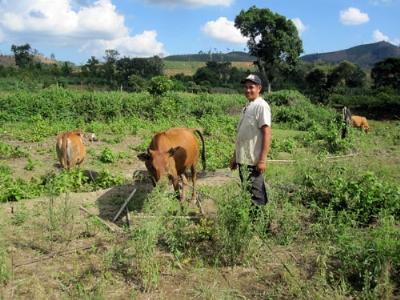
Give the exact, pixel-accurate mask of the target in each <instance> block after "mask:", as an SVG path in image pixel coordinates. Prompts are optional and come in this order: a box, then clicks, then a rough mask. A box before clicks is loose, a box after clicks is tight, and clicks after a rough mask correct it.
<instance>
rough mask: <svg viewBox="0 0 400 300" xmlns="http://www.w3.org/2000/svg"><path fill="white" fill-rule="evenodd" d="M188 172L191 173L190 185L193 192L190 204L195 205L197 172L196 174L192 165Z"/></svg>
mask: <svg viewBox="0 0 400 300" xmlns="http://www.w3.org/2000/svg"><path fill="white" fill-rule="evenodd" d="M190 171H191V172H192V185H193V187H192V188H193V190H192V203H196V179H197V172H196V167H195V166H194V165H192V166H191V167H190Z"/></svg>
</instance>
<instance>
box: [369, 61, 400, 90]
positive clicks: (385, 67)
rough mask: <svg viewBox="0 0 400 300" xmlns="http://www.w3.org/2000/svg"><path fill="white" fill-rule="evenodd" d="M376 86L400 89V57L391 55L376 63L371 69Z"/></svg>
mask: <svg viewBox="0 0 400 300" xmlns="http://www.w3.org/2000/svg"><path fill="white" fill-rule="evenodd" d="M371 77H372V79H373V80H374V86H375V87H376V88H379V87H391V88H393V89H396V90H397V91H400V58H396V57H391V58H387V59H385V60H383V61H380V62H378V63H376V64H375V66H374V67H373V68H372V70H371Z"/></svg>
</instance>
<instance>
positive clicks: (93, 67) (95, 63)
mask: <svg viewBox="0 0 400 300" xmlns="http://www.w3.org/2000/svg"><path fill="white" fill-rule="evenodd" d="M99 63H100V62H99V60H98V59H97V58H96V57H94V56H91V57H90V58H89V59H88V61H87V62H86V64H85V65H84V66H83V72H84V73H85V74H86V75H88V76H90V77H96V76H97V73H98V68H99Z"/></svg>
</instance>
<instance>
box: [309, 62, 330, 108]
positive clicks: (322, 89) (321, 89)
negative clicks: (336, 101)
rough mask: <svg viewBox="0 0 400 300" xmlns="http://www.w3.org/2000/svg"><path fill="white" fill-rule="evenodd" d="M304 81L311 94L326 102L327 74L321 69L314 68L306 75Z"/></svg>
mask: <svg viewBox="0 0 400 300" xmlns="http://www.w3.org/2000/svg"><path fill="white" fill-rule="evenodd" d="M306 82H307V86H308V89H309V91H310V92H311V94H313V95H316V96H317V97H318V100H319V102H321V103H324V102H326V98H327V75H326V73H325V72H324V71H323V70H321V69H318V68H317V69H314V70H312V71H311V72H310V73H308V74H307V76H306Z"/></svg>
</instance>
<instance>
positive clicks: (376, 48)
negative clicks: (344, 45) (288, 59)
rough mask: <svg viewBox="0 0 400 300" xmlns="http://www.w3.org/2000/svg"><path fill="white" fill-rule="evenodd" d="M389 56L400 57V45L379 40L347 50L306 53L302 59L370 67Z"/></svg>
mask: <svg viewBox="0 0 400 300" xmlns="http://www.w3.org/2000/svg"><path fill="white" fill-rule="evenodd" d="M387 57H400V47H397V46H395V45H392V44H390V43H388V42H378V43H372V44H365V45H360V46H356V47H352V48H349V49H346V50H340V51H334V52H327V53H317V54H309V55H304V56H303V57H302V58H301V59H302V60H303V61H307V62H315V61H323V62H328V63H339V62H341V61H343V60H347V61H350V62H352V63H355V64H358V65H360V66H361V67H366V68H370V67H372V66H373V65H374V64H375V63H376V62H378V61H381V60H383V59H385V58H387Z"/></svg>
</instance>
